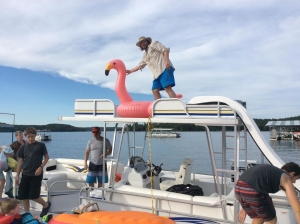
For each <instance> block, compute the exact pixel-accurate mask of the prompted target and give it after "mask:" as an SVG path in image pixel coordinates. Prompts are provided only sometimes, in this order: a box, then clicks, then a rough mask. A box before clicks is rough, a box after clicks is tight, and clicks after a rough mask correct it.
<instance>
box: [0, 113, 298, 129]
mask: <svg viewBox="0 0 300 224" xmlns="http://www.w3.org/2000/svg"><path fill="white" fill-rule="evenodd" d="M277 120H300V116H295V117H288V118H280V119H275V118H272V119H255V118H254V121H255V123H256V125H257V126H258V128H259V130H261V131H269V127H267V126H266V124H267V123H268V121H277ZM2 124H3V123H2ZM0 126H1V123H0ZM28 127H34V128H35V129H37V130H50V131H51V132H81V131H91V128H92V127H74V126H72V125H68V124H46V125H14V127H13V130H12V128H3V127H0V132H11V131H24V130H25V129H26V128H28ZM153 127H154V128H172V129H173V130H174V131H204V128H203V127H200V126H196V125H194V124H164V123H161V124H154V126H153ZM128 128H129V130H130V131H132V130H133V125H128ZM151 128H152V127H151ZM101 129H102V130H103V127H101ZM147 129H148V124H147V123H144V124H141V123H139V124H135V130H136V131H145V130H147ZM107 130H108V131H113V130H114V127H107ZM118 130H119V131H120V130H121V127H120V128H118ZM210 130H211V131H220V130H221V127H218V126H216V127H210Z"/></svg>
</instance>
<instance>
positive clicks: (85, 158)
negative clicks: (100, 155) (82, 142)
mask: <svg viewBox="0 0 300 224" xmlns="http://www.w3.org/2000/svg"><path fill="white" fill-rule="evenodd" d="M89 155H90V150H89V149H86V150H85V153H84V165H83V166H84V169H85V170H86V169H87V160H88V158H89Z"/></svg>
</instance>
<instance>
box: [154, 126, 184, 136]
mask: <svg viewBox="0 0 300 224" xmlns="http://www.w3.org/2000/svg"><path fill="white" fill-rule="evenodd" d="M149 137H151V138H180V137H181V134H180V133H177V132H174V131H173V129H172V128H153V129H152V130H151V132H150V134H149Z"/></svg>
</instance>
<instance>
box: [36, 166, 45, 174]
mask: <svg viewBox="0 0 300 224" xmlns="http://www.w3.org/2000/svg"><path fill="white" fill-rule="evenodd" d="M42 172H43V168H42V167H39V168H37V169H36V171H35V175H36V176H39V175H41V173H42Z"/></svg>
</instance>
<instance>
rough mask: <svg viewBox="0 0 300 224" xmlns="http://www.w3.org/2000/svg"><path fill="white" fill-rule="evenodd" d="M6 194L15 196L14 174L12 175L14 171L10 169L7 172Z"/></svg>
mask: <svg viewBox="0 0 300 224" xmlns="http://www.w3.org/2000/svg"><path fill="white" fill-rule="evenodd" d="M5 183H6V184H5V194H6V195H7V196H8V197H10V198H14V195H13V176H12V171H11V170H8V171H7V172H6V178H5Z"/></svg>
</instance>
